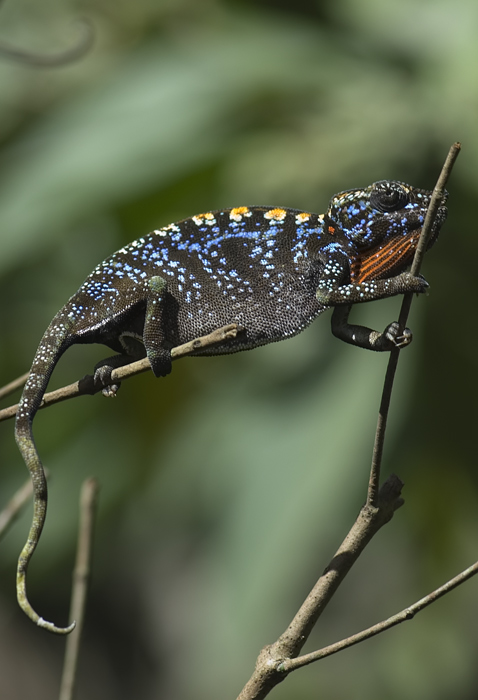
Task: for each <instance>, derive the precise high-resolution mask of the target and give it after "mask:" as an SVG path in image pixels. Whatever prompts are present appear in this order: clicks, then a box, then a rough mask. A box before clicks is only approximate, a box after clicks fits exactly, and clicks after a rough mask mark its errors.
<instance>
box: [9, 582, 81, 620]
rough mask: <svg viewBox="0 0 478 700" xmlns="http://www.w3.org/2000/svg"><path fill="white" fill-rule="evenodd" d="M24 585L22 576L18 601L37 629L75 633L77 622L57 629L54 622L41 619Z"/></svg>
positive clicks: (18, 590) (18, 586)
mask: <svg viewBox="0 0 478 700" xmlns="http://www.w3.org/2000/svg"><path fill="white" fill-rule="evenodd" d="M24 583H25V579H24V577H22V576H21V575H20V576H19V580H18V583H17V600H18V604H19V606H20V607H21V609H22V610H23V612H24V613H25V615H26V616H27V617H28V618H29V619H30V620H31V621H32V622H34V623H35V624H36V625H37V627H41V628H42V629H44V630H48V632H53V634H70V632H73V630H74V629H75V627H76V622H72V623H71V625H68V627H57V626H56V625H54V624H53V622H48V621H47V620H44V619H43V617H40V615H39V614H38V613H37V612H35V610H34V609H33V608H32V606H31V604H30V601H29V600H28V598H27V594H26V590H25V586H24Z"/></svg>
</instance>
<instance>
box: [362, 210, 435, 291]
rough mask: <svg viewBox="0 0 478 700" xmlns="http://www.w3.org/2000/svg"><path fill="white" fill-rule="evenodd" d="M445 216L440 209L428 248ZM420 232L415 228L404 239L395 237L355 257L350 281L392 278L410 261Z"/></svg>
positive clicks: (420, 230)
mask: <svg viewBox="0 0 478 700" xmlns="http://www.w3.org/2000/svg"><path fill="white" fill-rule="evenodd" d="M446 214H447V211H446V208H445V207H443V206H442V207H440V209H439V210H438V215H437V218H436V221H435V224H434V226H433V230H432V235H431V237H430V241H429V243H428V248H430V247H431V246H432V245H433V243H434V242H435V241H436V239H437V237H438V233H439V232H440V228H441V226H442V224H443V222H444V221H445V219H446ZM421 232H422V229H421V228H417V229H414V230H413V231H412V232H411V233H410V234H409V235H408V236H406V237H404V236H395V237H394V238H391V239H390V240H388V241H387V242H386V243H385V244H383V245H380V246H377V247H376V248H372V249H371V250H368V251H367V252H366V253H362V255H359V256H357V258H355V260H354V261H353V263H352V265H351V268H350V281H351V282H355V283H357V284H360V283H362V282H367V281H369V280H377V279H383V278H384V277H393V276H394V275H395V274H398V273H400V272H402V271H403V270H404V269H405V268H406V267H407V265H409V264H410V263H411V261H412V258H413V255H414V253H415V250H416V248H417V245H418V241H419V238H420V234H421Z"/></svg>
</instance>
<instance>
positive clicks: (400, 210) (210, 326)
mask: <svg viewBox="0 0 478 700" xmlns="http://www.w3.org/2000/svg"><path fill="white" fill-rule="evenodd" d="M430 196H431V192H428V191H426V190H419V189H416V188H414V187H411V186H410V185H406V184H404V183H400V182H395V181H386V180H384V181H380V182H376V183H374V184H373V185H370V186H369V187H366V188H364V189H354V190H348V191H346V192H341V193H339V194H337V195H335V196H334V197H333V198H332V199H331V201H330V204H329V207H328V210H327V213H326V214H323V215H318V214H312V213H309V212H304V211H298V210H295V209H286V208H275V207H259V206H254V207H236V208H233V209H225V210H223V211H217V212H208V213H206V214H201V215H199V216H193V217H192V218H189V219H185V220H184V221H181V222H179V223H175V224H171V225H169V226H166V227H165V228H162V229H159V230H157V231H153V232H152V233H149V234H148V235H146V236H144V238H140V239H138V240H136V241H134V242H133V243H130V244H129V245H127V246H125V247H124V248H122V249H121V250H119V251H118V252H117V253H114V254H113V255H112V256H111V257H109V258H107V259H106V260H105V261H104V262H102V263H101V264H100V265H98V267H97V268H96V269H95V270H93V272H92V273H91V274H90V275H89V277H87V279H86V281H85V282H84V283H83V285H82V286H81V287H80V289H79V290H78V291H77V292H76V294H74V295H73V296H72V297H71V299H70V300H69V301H68V302H67V303H66V304H65V306H64V307H63V308H62V309H61V310H60V311H59V312H58V313H57V315H56V316H55V317H54V319H53V320H52V322H51V323H50V325H49V326H48V328H47V330H46V332H45V334H44V336H43V338H42V340H41V342H40V345H39V348H38V350H37V352H36V355H35V358H34V360H33V364H32V367H31V372H30V376H29V379H28V381H27V383H26V385H25V388H24V391H23V395H22V398H21V401H20V404H19V408H18V412H17V419H16V426H15V437H16V441H17V444H18V447H19V449H20V452H21V453H22V456H23V458H24V460H25V463H26V465H27V467H28V469H29V471H30V474H31V478H32V481H33V485H34V514H33V522H32V526H31V529H30V532H29V536H28V540H27V543H26V544H25V546H24V548H23V550H22V553H21V555H20V558H19V563H18V573H17V595H18V601H19V604H20V606H21V608H22V609H23V610H24V612H25V613H26V614H27V615H28V616H29V617H30V618H31V620H33V621H34V622H35V623H36V624H37V625H39V626H40V627H44V628H46V629H48V630H49V631H51V632H56V633H60V634H64V633H67V632H69V631H71V629H73V627H74V623H73V625H71V626H70V627H65V628H62V627H56V626H55V625H54V624H53V623H51V622H47V621H45V620H43V618H41V617H40V616H39V615H38V614H37V613H36V612H35V610H34V609H33V608H32V606H31V604H30V603H29V601H28V598H27V595H26V580H25V577H26V571H27V567H28V564H29V561H30V559H31V557H32V554H33V552H34V550H35V547H36V545H37V543H38V540H39V537H40V534H41V531H42V528H43V524H44V520H45V515H46V506H47V487H46V481H45V475H44V472H43V466H42V463H41V461H40V457H39V455H38V452H37V449H36V446H35V442H34V439H33V433H32V422H33V418H34V416H35V413H36V412H37V410H38V408H39V407H40V404H41V401H42V398H43V395H44V393H45V391H46V388H47V385H48V382H49V379H50V376H51V373H52V372H53V369H54V367H55V365H56V364H57V362H58V360H59V358H60V356H61V355H62V354H63V352H64V351H65V350H66V349H67V348H68V347H69V346H70V345H73V344H75V343H101V344H103V345H106V346H108V347H109V348H111V349H112V350H114V351H115V352H117V353H119V355H116V356H113V357H112V358H109V359H108V360H106V361H104V362H102V363H100V364H99V365H98V366H97V370H96V374H95V378H98V381H101V383H102V385H103V386H106V387H107V386H108V379H109V378H110V375H111V371H112V369H113V368H114V367H118V366H120V365H124V364H128V363H130V362H132V361H134V360H137V359H139V358H141V357H144V356H147V357H148V359H149V361H150V363H151V368H152V370H153V373H154V374H155V376H157V377H162V376H165V375H167V374H168V373H169V372H170V371H171V348H173V347H175V346H177V345H180V344H181V343H185V342H187V341H189V340H192V339H194V338H196V337H199V336H202V335H205V334H207V333H210V332H211V331H213V330H215V329H217V328H219V327H222V326H224V325H227V324H230V323H237V324H238V325H239V326H240V327H241V331H240V332H239V333H238V335H237V337H236V338H234V339H232V340H230V341H225V342H224V343H223V344H220V345H219V346H214V347H211V348H205V349H204V350H203V352H202V353H201V354H204V355H212V354H218V353H229V352H236V351H239V350H248V349H250V348H253V347H256V346H258V345H263V344H266V343H271V342H274V341H278V340H283V339H285V338H288V337H290V336H293V335H296V334H297V333H299V332H300V331H302V330H303V329H304V328H305V327H306V326H307V325H308V324H309V323H310V322H311V321H312V320H313V319H314V318H315V317H316V316H318V315H319V314H321V313H322V312H323V311H325V310H326V309H328V308H329V307H336V308H335V310H334V313H333V316H332V331H333V333H334V334H335V335H336V336H337V337H339V338H341V339H342V340H345V341H346V342H349V343H352V344H354V345H358V346H359V347H363V348H367V349H370V350H378V351H386V350H391V349H392V348H393V347H397V346H398V347H402V346H404V345H407V344H408V343H409V342H410V340H411V333H410V331H408V330H407V329H405V331H404V332H403V333H402V334H400V332H399V329H398V324H396V323H395V324H390V325H389V326H388V327H387V328H386V329H385V331H384V332H383V333H379V332H377V331H372V330H371V329H369V328H364V327H362V326H356V325H355V326H353V325H349V324H348V323H347V319H348V314H349V311H350V308H351V305H352V304H355V303H358V302H365V301H373V300H375V299H382V298H384V297H389V296H393V295H396V294H402V293H404V292H424V291H425V290H426V288H427V287H428V284H427V282H426V281H425V280H424V279H423V278H422V277H413V276H412V275H411V274H410V273H409V272H405V270H406V268H407V266H408V265H409V264H410V263H411V260H412V256H413V253H414V251H415V248H416V245H417V243H418V238H419V235H420V232H421V227H422V224H423V221H424V218H425V214H426V210H427V207H428V204H429V201H430ZM445 201H446V197H445V198H444V199H443V202H442V203H441V204H442V206H441V207H440V209H439V214H438V217H437V219H436V223H435V225H434V230H433V234H432V238H431V243H433V242H434V240H436V237H437V236H438V233H439V230H440V228H441V225H442V224H443V222H444V221H445V218H446V214H447V210H446V208H445V206H444V205H445Z"/></svg>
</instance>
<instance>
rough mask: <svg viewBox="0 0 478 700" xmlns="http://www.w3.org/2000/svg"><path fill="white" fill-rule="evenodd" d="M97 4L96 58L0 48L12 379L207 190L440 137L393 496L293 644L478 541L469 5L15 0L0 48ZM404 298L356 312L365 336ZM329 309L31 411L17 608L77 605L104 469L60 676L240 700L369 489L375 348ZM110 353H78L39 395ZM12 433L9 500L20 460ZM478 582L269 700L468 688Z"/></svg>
mask: <svg viewBox="0 0 478 700" xmlns="http://www.w3.org/2000/svg"><path fill="white" fill-rule="evenodd" d="M79 16H88V17H89V18H90V19H91V20H92V21H93V22H94V24H95V26H96V32H97V38H96V43H95V46H94V48H93V49H92V51H91V52H90V53H89V54H88V55H87V56H86V57H85V58H84V59H82V60H81V61H79V62H77V63H75V64H74V65H71V66H69V67H63V68H57V69H54V70H41V69H35V68H29V67H25V66H21V65H19V64H17V63H15V62H12V61H8V60H7V59H0V140H1V142H0V148H1V152H0V251H1V255H0V294H1V299H2V303H1V305H0V314H1V317H0V324H1V329H2V331H1V334H0V352H1V357H2V362H1V368H0V371H1V377H0V381H1V384H4V383H6V382H7V381H9V380H11V379H13V378H14V377H16V376H18V375H19V374H21V373H23V372H25V371H26V370H27V369H28V367H29V366H30V362H31V360H32V357H33V353H34V351H35V348H36V345H37V343H38V341H39V339H40V337H41V335H42V333H43V330H44V329H45V327H46V326H47V324H48V323H49V321H50V319H51V318H52V316H53V315H54V314H55V312H56V311H57V310H58V309H59V307H60V306H61V305H62V304H63V303H64V302H65V301H66V299H67V298H68V297H69V296H70V295H71V294H72V293H73V292H74V291H75V290H76V289H77V288H78V286H79V285H80V284H81V282H82V281H83V279H84V278H85V276H86V275H87V274H88V273H89V272H90V271H91V270H92V269H93V267H94V266H95V265H96V264H97V263H98V262H99V261H101V260H102V259H103V258H104V257H106V256H107V255H108V254H110V253H111V252H113V251H114V250H116V249H117V248H119V247H121V246H122V245H123V244H125V243H126V242H127V241H130V240H133V239H134V238H137V237H139V236H141V235H143V234H144V233H146V232H148V231H149V230H151V229H152V228H157V227H160V226H163V225H166V224H168V223H170V222H171V221H174V220H178V219H181V218H184V217H187V216H190V215H193V214H196V213H199V212H202V211H207V210H210V209H215V208H220V207H228V206H239V205H243V204H273V205H282V206H290V207H296V208H303V209H306V210H312V211H318V212H323V211H324V210H325V207H326V205H327V202H328V199H329V198H330V196H331V195H332V194H333V193H335V192H337V191H340V190H344V189H348V188H351V187H357V186H362V185H367V184H369V183H371V182H373V181H374V180H379V179H385V178H393V179H398V180H404V181H406V182H409V183H412V184H414V185H416V186H419V187H431V186H433V184H434V182H435V179H436V176H437V174H438V171H439V168H440V165H441V163H442V161H443V159H444V157H445V155H446V153H447V151H448V148H449V146H450V144H451V143H452V142H453V141H455V140H457V139H458V140H461V141H462V142H463V146H464V150H463V153H462V155H461V156H460V158H459V160H458V163H457V166H456V169H455V172H454V174H453V178H452V181H451V182H450V184H449V191H450V200H449V207H450V214H449V219H448V222H447V224H446V226H445V229H444V231H443V233H442V236H441V238H440V240H439V242H438V244H437V245H436V246H435V248H434V249H433V251H432V252H431V253H430V255H429V256H428V257H427V260H426V264H425V268H424V273H425V275H426V277H427V279H428V281H429V282H430V284H431V291H430V295H429V297H428V298H420V299H417V300H416V302H415V304H414V308H413V313H412V317H411V319H410V326H411V327H412V328H413V330H414V333H415V340H414V342H413V345H412V347H411V348H410V349H407V350H406V352H404V353H403V354H402V357H401V362H400V368H399V373H398V376H397V385H396V391H395V394H394V398H393V406H392V415H391V420H390V432H389V436H388V444H387V448H386V454H385V470H386V473H389V472H390V471H395V472H396V473H398V474H399V475H400V476H401V478H402V479H403V480H404V481H405V482H406V487H405V490H404V496H405V499H406V505H405V507H404V508H402V509H401V510H400V511H399V512H398V513H397V515H396V517H395V518H394V520H393V521H392V523H391V524H390V525H389V526H388V527H386V528H385V529H384V530H383V531H382V532H381V533H380V534H379V535H378V536H377V537H376V539H375V540H374V541H373V543H372V544H371V545H370V546H369V548H368V550H367V551H366V553H365V554H364V555H363V557H362V558H361V560H360V562H359V563H358V564H357V566H356V567H355V568H354V570H353V571H352V572H351V574H350V576H349V578H348V580H347V581H346V582H345V584H344V585H343V588H342V589H341V590H340V592H339V594H338V595H337V597H336V598H335V599H334V601H333V603H332V604H331V605H330V608H329V609H328V610H327V612H326V614H325V615H324V617H323V619H322V620H321V623H320V626H319V627H318V629H317V630H316V631H315V632H314V634H313V635H312V638H311V640H310V641H309V643H308V645H307V647H306V650H307V651H311V650H312V649H314V648H317V647H318V646H320V645H324V644H327V643H331V642H333V641H336V640H338V639H340V638H341V637H342V636H344V635H348V634H351V633H353V632H355V631H358V630H360V629H361V628H363V627H366V626H368V625H370V624H373V623H374V622H377V621H378V620H380V619H382V618H383V617H385V616H388V615H390V614H393V613H394V612H396V611H398V610H399V609H400V608H402V607H404V606H406V605H408V604H410V603H411V602H413V601H414V600H415V599H417V598H419V597H421V596H422V595H425V594H426V593H427V592H429V591H430V590H431V589H432V588H434V587H436V586H438V585H440V584H441V583H443V582H444V581H445V580H446V579H447V578H449V577H451V576H452V575H454V574H455V573H457V572H458V571H459V570H460V568H464V567H465V566H466V565H469V564H471V563H472V562H473V561H474V560H475V559H476V558H477V557H478V537H477V534H478V515H477V514H478V508H477V506H478V498H477V488H478V483H477V476H476V469H475V461H476V455H475V443H476V440H475V437H474V436H475V433H476V426H475V422H476V407H475V404H476V401H475V395H476V392H477V389H478V385H477V378H476V360H475V350H474V349H473V348H474V347H475V345H476V341H477V333H478V329H477V325H476V323H475V322H474V317H475V308H476V299H477V291H476V283H475V280H476V273H475V267H476V259H477V253H478V246H477V241H476V234H475V220H476V206H477V193H478V168H477V163H478V130H477V127H478V119H477V117H478V4H477V3H476V1H475V0H454V1H453V2H452V0H436V1H433V0H428V1H427V0H422V1H420V0H328V1H324V2H320V1H319V0H316V1H314V0H257V1H255V2H253V1H252V0H249V1H247V0H236V1H232V0H231V1H227V0H222V1H221V0H156V2H155V1H154V0H135V2H134V3H132V2H131V0H82V1H81V2H73V0H63V2H62V1H61V0H43V1H42V3H38V2H36V1H35V0H8V2H6V3H5V4H4V5H2V8H1V12H0V43H2V42H3V43H6V42H9V43H11V44H14V45H15V46H19V47H20V46H21V47H24V48H28V49H30V50H32V51H37V52H52V51H55V50H62V49H65V48H67V47H68V46H69V45H71V44H72V43H74V41H75V40H76V38H77V36H78V27H76V26H75V25H74V24H73V23H72V19H74V18H75V17H79ZM399 304H400V301H399V300H397V299H393V300H388V301H384V302H380V303H375V304H370V305H365V306H363V307H362V308H357V309H355V310H354V320H357V321H359V322H360V321H361V322H364V323H368V324H369V325H372V326H373V327H376V328H378V329H382V328H383V327H384V326H385V325H386V324H387V323H388V322H390V321H391V320H394V319H395V318H396V316H397V313H398V308H399ZM328 316H329V314H326V315H324V317H322V318H320V319H319V320H318V321H317V322H316V323H315V324H313V325H312V326H311V327H310V328H309V329H308V330H307V331H306V332H305V333H303V334H302V335H300V336H298V337H297V338H295V339H293V340H290V341H288V342H286V343H280V344H277V345H273V346H270V347H266V348H261V349H258V350H255V351H254V352H251V353H242V354H238V355H233V356H230V357H227V356H226V357H218V358H212V359H206V358H201V359H188V360H183V361H181V362H178V363H177V364H175V366H174V370H173V373H172V375H171V376H170V377H168V378H167V379H162V380H159V381H156V380H155V379H154V378H153V377H152V376H151V375H143V376H141V377H137V378H135V379H133V380H130V381H128V382H127V383H125V384H124V386H123V387H122V390H121V392H120V394H119V396H118V398H117V399H116V400H115V401H111V400H110V401H106V400H105V399H104V398H102V397H100V396H96V397H93V398H92V397H84V398H81V399H78V400H75V401H71V402H69V403H67V404H62V405H60V406H56V407H53V408H51V409H49V410H48V411H45V412H43V413H42V414H40V415H38V416H37V419H36V423H35V435H36V439H37V443H38V447H39V450H40V453H41V455H42V458H43V460H44V462H45V464H46V465H47V466H48V468H49V470H50V471H51V475H52V476H51V485H50V508H49V514H48V519H47V525H46V528H45V531H44V535H43V538H42V541H41V545H40V547H39V548H38V552H37V554H36V556H35V558H34V561H33V564H32V566H31V573H30V577H29V590H30V596H31V599H32V602H33V603H34V605H35V607H36V608H37V609H38V610H39V612H40V613H41V614H42V615H44V616H45V617H46V618H47V619H53V620H54V621H55V622H57V623H59V624H60V623H64V622H66V616H67V609H68V605H69V587H70V578H71V569H72V565H73V559H74V548H75V540H76V529H77V500H78V495H79V489H80V485H81V482H82V480H83V479H84V478H85V477H86V476H88V475H95V476H97V477H98V479H99V480H100V482H101V497H100V508H99V516H98V523H97V530H96V539H95V554H94V574H93V581H92V586H91V592H90V597H89V603H88V611H87V620H86V628H85V638H84V646H83V652H82V657H81V663H80V672H79V673H80V679H79V686H78V695H77V697H78V698H79V699H80V700H81V699H88V700H96V699H100V698H101V700H110V699H111V700H113V699H114V700H123V699H124V700H126V699H128V700H129V699H130V698H141V700H150V699H151V700H152V699H153V698H154V699H156V698H167V699H168V700H176V699H177V700H180V699H181V700H193V699H194V700H206V699H208V700H215V699H216V698H217V700H223V699H225V698H234V697H236V695H237V693H238V692H239V690H240V688H241V687H242V685H243V683H244V682H245V681H246V679H247V678H248V677H249V675H250V673H251V671H252V669H253V665H254V661H255V658H256V656H257V653H258V651H259V649H260V648H261V647H262V646H263V645H264V644H266V643H269V642H271V641H273V640H274V639H275V638H276V637H277V636H278V635H279V634H280V633H281V632H282V631H283V630H284V629H285V627H286V626H287V624H288V622H289V620H290V618H291V617H292V615H293V614H294V612H295V610H296V609H297V607H298V605H299V604H300V602H301V601H302V599H303V597H304V596H305V595H306V593H307V592H308V590H309V588H310V587H311V585H312V584H313V582H314V581H315V579H316V578H317V576H318V575H319V574H320V573H321V571H322V570H323V568H324V566H325V565H326V564H327V562H328V560H329V559H330V557H331V556H332V555H333V553H334V551H335V548H336V547H337V546H338V544H339V543H340V541H341V539H342V537H343V536H344V535H345V533H346V531H347V529H348V528H349V526H350V525H351V523H352V522H353V520H354V518H355V515H356V513H357V511H358V509H359V507H360V505H361V503H362V502H363V500H364V497H365V490H366V482H367V472H368V468H369V462H370V454H371V447H372V441H373V431H374V426H375V421H376V411H377V407H378V402H379V395H380V390H381V383H382V381H383V374H384V369H385V366H386V361H387V357H382V356H378V355H374V354H373V353H366V352H364V351H361V350H357V349H355V348H353V347H349V346H346V345H344V344H342V343H340V342H339V341H338V340H336V339H334V338H333V337H332V336H331V334H330V330H329V318H328ZM105 354H107V352H106V353H105V352H104V350H103V349H102V348H101V347H99V346H92V347H86V346H85V347H79V346H77V347H75V348H72V349H71V350H69V351H68V353H67V354H66V355H65V356H64V358H63V359H62V361H61V363H60V365H59V367H58V370H57V372H56V373H55V376H54V379H53V381H52V383H51V386H52V387H56V386H60V385H62V384H63V383H65V382H69V381H74V380H75V379H77V378H78V377H80V376H82V375H83V374H85V373H87V372H90V371H91V370H92V368H93V366H94V364H95V363H96V362H97V361H98V360H100V359H102V358H103V357H104V356H105ZM0 430H1V436H2V439H1V443H0V450H1V455H0V459H1V464H2V469H1V472H0V480H1V482H0V483H1V491H0V496H1V503H2V504H3V503H6V502H7V500H8V499H9V498H10V497H11V495H12V494H13V493H14V491H15V490H16V489H17V488H18V487H19V486H20V485H21V483H22V482H23V481H24V479H25V478H26V471H25V468H24V465H23V463H22V461H21V459H20V456H19V454H18V453H17V450H16V447H15V444H14V440H13V424H12V422H11V421H10V422H8V423H3V424H1V425H0ZM30 517H31V516H30V512H26V513H25V514H24V516H23V517H22V518H21V519H20V520H19V521H18V522H17V523H16V525H15V527H14V528H13V529H12V530H11V531H10V532H9V534H8V537H6V538H5V540H4V541H3V542H2V549H1V558H0V567H1V575H0V630H1V631H0V696H1V697H2V700H4V699H5V700H20V699H21V700H25V699H29V698H33V697H35V698H36V699H37V700H44V699H45V700H47V699H48V700H51V698H54V697H56V695H57V692H58V685H59V677H60V670H61V664H62V653H63V647H64V640H62V639H61V638H55V637H53V636H50V635H48V634H46V633H44V632H42V631H40V630H37V629H36V628H35V627H34V626H33V625H32V624H31V623H30V622H29V621H28V620H27V619H26V618H25V616H24V615H23V614H22V613H21V612H20V611H19V610H18V608H17V605H16V601H15V591H14V575H15V566H16V558H17V556H18V553H19V550H20V548H21V546H22V544H23V542H24V540H25V537H26V533H27V529H28V525H29V521H30ZM477 585H478V584H477V583H476V582H474V581H472V582H471V583H468V584H466V585H465V586H464V587H463V588H461V589H459V590H458V591H455V592H454V593H453V594H451V595H450V596H449V597H448V598H446V599H444V600H442V601H440V602H438V603H437V604H436V605H435V606H433V607H432V608H430V609H428V610H427V611H426V612H424V613H422V614H421V615H420V616H419V617H418V618H416V619H415V620H414V621H413V622H410V623H407V624H406V625H402V626H401V627H400V628H396V629H394V630H392V631H390V632H388V633H387V634H386V635H383V636H381V637H380V638H375V639H374V640H371V641H369V642H366V643H365V644H362V645H360V646H358V647H355V648H353V649H350V650H348V651H346V652H345V653H342V654H340V655H338V656H335V657H331V658H330V659H326V660H325V661H323V662H321V663H320V664H316V665H314V666H311V667H308V668H307V669H304V670H302V671H298V672H296V673H295V674H293V675H292V676H291V677H289V678H288V679H287V681H286V682H285V683H284V684H282V686H280V687H278V688H276V689H275V690H274V691H273V693H272V695H271V697H274V698H276V699H277V700H285V699H294V700H310V699H311V698H318V697H327V698H328V699H330V700H342V699H344V700H345V699H347V700H349V699H350V698H353V699H354V700H355V699H361V698H367V699H368V700H374V699H375V698H376V699H377V700H378V699H379V698H380V699H382V698H387V699H388V698H390V699H391V700H395V699H397V700H398V699H401V698H405V697H406V698H407V699H409V700H410V699H411V700H414V699H415V698H416V699H420V700H426V699H428V698H433V699H434V700H436V699H440V698H450V697H453V698H454V699H457V698H458V699H460V700H461V699H463V700H464V699H469V698H470V699H471V698H476V696H477V694H478V675H477V665H476V649H477V643H478V627H477V625H476V615H477V613H478V587H477Z"/></svg>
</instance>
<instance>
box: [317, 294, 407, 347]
mask: <svg viewBox="0 0 478 700" xmlns="http://www.w3.org/2000/svg"><path fill="white" fill-rule="evenodd" d="M351 308H352V305H351V304H348V305H347V306H336V307H335V309H334V312H333V314H332V323H331V325H332V333H333V334H334V335H335V337H336V338H340V340H343V341H344V342H345V343H350V345H356V346H357V347H359V348H365V349H366V350H375V351H376V352H386V351H389V350H393V349H394V348H404V347H406V346H407V345H409V344H410V343H411V342H412V332H411V330H410V329H409V328H404V329H403V332H400V327H399V325H398V323H397V322H396V321H395V322H394V323H390V324H389V325H388V326H387V327H386V328H385V330H384V331H383V333H379V332H378V331H374V330H372V328H367V327H366V326H358V325H355V324H352V323H348V317H349V314H350V310H351Z"/></svg>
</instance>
